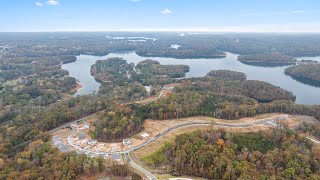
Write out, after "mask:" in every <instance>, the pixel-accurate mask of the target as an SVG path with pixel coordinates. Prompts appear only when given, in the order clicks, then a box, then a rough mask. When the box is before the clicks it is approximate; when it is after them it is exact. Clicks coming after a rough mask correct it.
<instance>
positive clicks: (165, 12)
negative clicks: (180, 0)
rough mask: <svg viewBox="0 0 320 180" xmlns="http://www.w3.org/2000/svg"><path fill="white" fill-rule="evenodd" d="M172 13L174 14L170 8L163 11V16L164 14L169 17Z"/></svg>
mask: <svg viewBox="0 0 320 180" xmlns="http://www.w3.org/2000/svg"><path fill="white" fill-rule="evenodd" d="M171 13H172V11H171V10H170V9H168V8H166V9H164V10H162V11H161V14H163V15H169V14H171Z"/></svg>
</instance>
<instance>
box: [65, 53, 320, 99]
mask: <svg viewBox="0 0 320 180" xmlns="http://www.w3.org/2000/svg"><path fill="white" fill-rule="evenodd" d="M111 57H120V58H123V59H125V60H127V61H128V62H129V63H131V62H132V63H135V64H137V63H139V62H140V61H143V60H145V59H153V60H157V61H159V62H160V63H161V64H185V65H188V66H190V72H189V73H187V77H200V76H204V75H206V74H207V73H208V72H209V71H211V70H217V69H227V70H233V71H239V72H243V73H246V74H247V79H250V80H261V81H266V82H269V83H271V84H273V85H276V86H279V87H281V88H284V89H286V90H289V91H291V92H293V94H294V95H296V97H297V99H296V103H299V104H320V88H319V87H314V86H310V85H306V84H303V83H300V82H298V81H296V80H294V79H292V78H291V77H289V76H286V75H285V74H284V69H285V68H287V67H289V66H281V67H258V66H252V65H246V64H243V63H241V62H239V61H237V57H238V55H237V54H232V53H227V56H226V57H225V58H219V59H175V58H163V57H148V58H146V57H141V56H139V55H137V54H136V53H135V52H126V53H110V54H108V55H107V56H91V55H80V56H78V57H77V61H76V62H73V63H70V64H64V65H63V66H62V68H63V69H66V70H68V71H69V72H70V75H71V76H73V77H75V78H76V79H78V80H80V82H81V83H82V84H83V85H84V87H83V88H81V89H79V90H78V92H77V93H76V95H83V94H90V93H93V92H94V91H98V89H99V86H100V84H99V83H98V82H96V81H95V79H94V78H93V77H92V76H91V74H90V68H91V65H92V64H94V63H95V62H96V61H97V60H104V59H107V58H111ZM300 59H310V60H319V61H320V57H303V58H298V60H300Z"/></svg>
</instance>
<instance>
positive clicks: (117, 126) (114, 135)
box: [92, 105, 143, 142]
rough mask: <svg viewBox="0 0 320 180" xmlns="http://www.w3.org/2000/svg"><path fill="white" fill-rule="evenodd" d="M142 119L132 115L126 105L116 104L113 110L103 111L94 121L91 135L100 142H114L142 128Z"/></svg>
mask: <svg viewBox="0 0 320 180" xmlns="http://www.w3.org/2000/svg"><path fill="white" fill-rule="evenodd" d="M142 124H143V121H142V119H141V118H139V117H135V116H134V115H133V110H132V109H130V107H128V106H121V105H119V106H117V108H115V111H109V112H105V113H104V114H102V115H101V116H100V118H99V119H98V120H97V121H95V122H94V127H95V130H94V131H93V132H92V134H93V137H94V138H95V139H97V140H98V141H101V142H116V141H121V140H122V139H125V138H128V137H131V136H132V135H133V134H135V133H136V132H138V131H141V130H142Z"/></svg>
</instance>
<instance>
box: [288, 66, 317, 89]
mask: <svg viewBox="0 0 320 180" xmlns="http://www.w3.org/2000/svg"><path fill="white" fill-rule="evenodd" d="M284 72H285V74H286V75H289V76H291V77H292V78H293V79H295V80H297V81H299V82H302V83H304V84H308V85H312V86H316V87H320V64H315V63H311V64H310V63H309V64H299V65H296V66H291V67H289V68H287V69H285V71H284Z"/></svg>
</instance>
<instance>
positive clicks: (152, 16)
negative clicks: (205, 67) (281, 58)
mask: <svg viewBox="0 0 320 180" xmlns="http://www.w3.org/2000/svg"><path fill="white" fill-rule="evenodd" d="M319 7H320V0H0V22H1V25H0V32H41V31H50V32H53V31H179V32H180V31H194V32H198V31H199V32H200V31H205V32H207V31H208V32H211V31H212V32H320V8H319Z"/></svg>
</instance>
